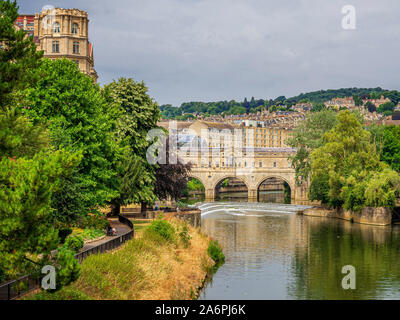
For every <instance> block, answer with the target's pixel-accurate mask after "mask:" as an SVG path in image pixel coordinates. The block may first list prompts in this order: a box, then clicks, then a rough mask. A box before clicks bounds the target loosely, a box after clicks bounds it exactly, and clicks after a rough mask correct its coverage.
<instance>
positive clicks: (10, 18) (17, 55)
mask: <svg viewBox="0 0 400 320" xmlns="http://www.w3.org/2000/svg"><path fill="white" fill-rule="evenodd" d="M17 18H18V6H17V4H16V1H10V0H2V1H0V45H1V46H2V47H1V49H0V107H4V106H7V105H8V106H10V105H11V104H12V102H13V100H15V94H17V93H19V92H20V90H22V89H24V88H26V87H28V86H30V85H31V84H32V83H34V81H35V79H37V74H36V72H35V69H36V68H37V67H38V65H39V63H40V58H41V57H42V56H43V52H37V51H36V45H35V44H34V43H33V41H32V39H31V38H30V37H27V36H26V33H25V31H23V30H18V29H16V28H15V27H14V23H15V21H16V19H17Z"/></svg>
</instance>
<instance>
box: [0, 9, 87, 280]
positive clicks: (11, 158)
mask: <svg viewBox="0 0 400 320" xmlns="http://www.w3.org/2000/svg"><path fill="white" fill-rule="evenodd" d="M17 16H18V12H17V6H16V4H15V2H10V1H0V44H1V45H2V46H3V47H2V49H0V280H4V279H9V278H14V277H16V276H18V275H21V274H26V272H28V271H30V270H32V268H35V267H36V264H39V265H43V264H45V263H46V264H47V262H48V260H49V259H50V251H51V250H53V249H55V248H56V247H57V245H58V241H59V238H58V232H57V228H56V226H55V225H54V220H53V212H54V211H53V209H52V207H51V197H52V195H53V193H54V192H56V191H57V190H60V177H61V176H62V175H63V174H67V173H68V172H69V171H71V170H72V169H73V168H74V167H75V166H76V165H77V163H78V162H79V161H80V158H79V157H80V156H79V155H71V154H69V153H68V152H66V151H65V150H62V149H60V150H53V149H49V137H48V132H47V130H46V129H45V128H44V126H42V125H35V124H34V123H32V121H31V120H30V119H28V118H27V117H25V116H24V115H23V114H22V113H21V108H17V107H15V105H14V104H15V103H16V101H17V99H16V97H20V98H22V97H23V95H24V92H23V91H22V90H23V89H25V88H27V87H30V86H32V85H34V84H35V80H37V79H38V77H37V75H36V72H37V69H36V68H37V66H38V64H39V59H40V57H41V54H40V53H37V52H36V47H35V45H34V44H33V42H32V40H31V39H30V38H27V37H25V33H24V32H23V31H17V30H16V29H15V28H14V22H15V20H16V18H17ZM72 259H73V256H72ZM31 261H35V263H36V264H34V263H32V262H31ZM66 264H68V266H66ZM70 266H71V264H70V261H69V260H68V259H67V260H66V259H64V260H63V261H58V267H59V268H61V269H59V270H60V271H61V272H62V273H63V274H65V275H68V274H69V273H70V271H71V270H72V269H71V268H70ZM75 266H76V264H75ZM73 269H74V270H72V271H74V274H76V271H77V269H76V268H73Z"/></svg>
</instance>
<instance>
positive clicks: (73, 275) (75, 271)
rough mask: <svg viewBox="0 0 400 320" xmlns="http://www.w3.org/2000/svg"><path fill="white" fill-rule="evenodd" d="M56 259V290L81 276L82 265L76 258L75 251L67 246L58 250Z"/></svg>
mask: <svg viewBox="0 0 400 320" xmlns="http://www.w3.org/2000/svg"><path fill="white" fill-rule="evenodd" d="M56 261H57V265H56V274H57V276H56V290H59V289H61V288H62V287H63V286H66V285H68V284H69V283H71V282H74V281H75V280H77V279H78V278H79V274H80V271H81V266H80V265H79V262H78V260H76V259H75V252H74V251H73V250H71V249H68V248H67V247H66V246H63V247H61V248H59V249H58V250H57V254H56Z"/></svg>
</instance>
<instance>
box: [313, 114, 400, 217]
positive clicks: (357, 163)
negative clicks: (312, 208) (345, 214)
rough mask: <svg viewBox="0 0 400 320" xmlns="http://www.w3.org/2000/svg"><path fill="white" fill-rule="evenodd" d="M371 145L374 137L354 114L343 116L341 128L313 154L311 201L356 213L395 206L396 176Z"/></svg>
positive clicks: (325, 137)
mask: <svg viewBox="0 0 400 320" xmlns="http://www.w3.org/2000/svg"><path fill="white" fill-rule="evenodd" d="M370 141H371V133H370V132H369V131H367V130H365V129H363V128H362V126H361V124H360V122H359V121H358V120H357V117H356V116H355V115H354V114H352V113H351V112H349V111H343V112H340V113H339V115H338V124H337V125H336V126H335V127H334V128H333V129H332V130H330V131H329V132H327V133H326V134H325V136H324V139H323V145H322V146H320V147H319V148H317V149H315V150H314V151H312V153H311V186H310V193H309V196H310V199H311V200H320V201H321V202H322V203H326V204H328V205H329V206H332V207H336V208H338V207H344V208H345V209H352V210H355V211H357V210H360V209H362V208H363V207H365V206H368V205H374V206H393V204H394V202H393V201H392V200H393V196H394V195H395V194H397V193H398V190H399V185H398V184H397V181H396V179H394V175H395V174H396V173H395V172H392V171H391V170H390V169H389V168H387V165H386V164H385V163H383V162H381V161H380V160H379V155H378V153H377V152H376V148H375V145H374V144H371V143H370ZM367 190H369V191H368V192H367ZM372 190H374V191H373V192H372Z"/></svg>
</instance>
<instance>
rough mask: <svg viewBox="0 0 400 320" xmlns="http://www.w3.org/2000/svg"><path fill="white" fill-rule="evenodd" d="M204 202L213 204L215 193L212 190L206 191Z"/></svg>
mask: <svg viewBox="0 0 400 320" xmlns="http://www.w3.org/2000/svg"><path fill="white" fill-rule="evenodd" d="M205 201H206V202H214V201H215V191H214V189H206V192H205Z"/></svg>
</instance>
